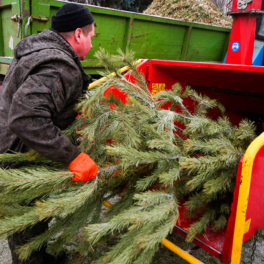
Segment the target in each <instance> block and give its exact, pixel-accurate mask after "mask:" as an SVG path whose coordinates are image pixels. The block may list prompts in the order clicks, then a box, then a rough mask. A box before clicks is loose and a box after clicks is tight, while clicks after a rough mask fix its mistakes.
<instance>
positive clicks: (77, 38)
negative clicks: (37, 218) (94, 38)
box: [74, 28, 82, 44]
mask: <svg viewBox="0 0 264 264" xmlns="http://www.w3.org/2000/svg"><path fill="white" fill-rule="evenodd" d="M81 36H82V30H81V29H80V28H77V29H76V30H75V32H74V38H75V41H76V42H77V43H78V44H79V43H80V42H81Z"/></svg>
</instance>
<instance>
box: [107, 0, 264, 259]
mask: <svg viewBox="0 0 264 264" xmlns="http://www.w3.org/2000/svg"><path fill="white" fill-rule="evenodd" d="M239 2H241V1H240V0H234V1H233V10H232V14H233V15H234V22H233V27H232V32H231V36H230V42H229V46H228V52H227V59H226V64H217V63H200V62H183V61H161V60H150V61H148V60H144V61H143V62H142V63H141V64H140V65H138V70H139V71H140V72H142V74H144V75H145V77H146V81H147V82H148V88H149V90H150V91H151V92H152V94H155V93H156V92H159V91H162V90H169V89H171V87H172V85H173V84H175V83H180V84H181V85H182V86H183V87H184V86H186V85H190V86H191V87H192V88H193V89H195V90H197V91H198V92H201V93H202V94H206V95H208V96H209V97H210V98H214V99H217V100H218V101H219V102H220V103H222V104H223V105H224V106H225V108H226V115H227V116H228V117H229V118H230V120H231V122H232V123H233V124H234V125H238V124H239V122H240V121H241V120H242V119H243V118H252V117H256V116H257V117H263V116H264V89H263V88H262V86H263V82H264V67H259V66H252V55H253V47H254V37H255V27H256V12H255V11H254V10H261V4H262V1H261V0H253V1H252V2H250V3H247V4H246V5H244V6H242V9H241V6H240V8H238V4H239ZM252 10H253V11H252ZM126 76H127V78H129V73H127V74H126ZM110 89H111V90H112V91H113V93H116V95H117V96H119V98H120V99H121V100H123V101H124V102H125V99H126V95H125V94H120V93H118V92H117V91H115V88H110ZM187 100H188V99H187ZM186 103H188V102H186ZM192 107H193V105H192V101H191V100H190V101H189V109H190V110H191V109H192ZM216 116H217V113H216ZM263 161H264V147H263V148H261V149H260V151H259V153H258V155H257V158H256V160H255V162H254V167H253V172H252V180H251V186H250V194H249V202H248V208H247V214H246V223H247V226H246V227H245V233H244V237H243V241H246V240H248V239H249V238H250V237H252V236H253V235H254V234H255V232H256V230H257V228H259V229H261V228H263V227H264V211H263V208H264V191H263V190H264V181H263V179H262V177H263V176H264V175H263V171H264V162H263ZM241 168H242V160H241V161H240V163H239V168H238V171H237V180H236V187H235V191H234V196H233V204H232V210H231V215H230V218H229V221H228V225H227V227H226V229H224V230H222V231H221V232H218V233H214V232H212V231H211V230H210V229H208V230H207V231H206V232H205V233H204V234H203V235H202V236H197V237H196V238H195V239H194V241H193V242H194V243H195V244H197V245H198V246H199V247H201V248H203V249H205V250H206V251H208V252H209V253H211V254H212V255H214V256H215V257H217V258H219V259H221V260H222V261H223V262H224V263H226V264H227V263H229V261H230V258H231V252H232V243H233V234H234V228H235V220H236V211H237V201H238V195H239V187H240V183H241ZM184 210H185V208H184V207H183V206H182V207H181V209H180V217H179V220H178V222H177V224H176V225H175V228H174V231H175V232H177V233H179V234H181V235H183V236H186V235H187V232H186V229H187V228H188V227H189V226H190V224H191V223H192V222H191V221H190V220H189V219H187V218H186V217H185V216H184V214H183V213H184Z"/></svg>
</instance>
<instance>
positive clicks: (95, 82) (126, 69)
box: [88, 60, 142, 90]
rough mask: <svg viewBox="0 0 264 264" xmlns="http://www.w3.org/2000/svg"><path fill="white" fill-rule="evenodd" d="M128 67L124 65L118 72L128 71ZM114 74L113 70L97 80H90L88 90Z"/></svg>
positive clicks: (138, 61)
mask: <svg viewBox="0 0 264 264" xmlns="http://www.w3.org/2000/svg"><path fill="white" fill-rule="evenodd" d="M141 62H142V60H137V61H136V62H135V63H134V65H135V66H136V65H138V64H139V63H141ZM129 69H130V68H129V67H128V66H125V67H123V68H121V69H120V70H119V72H120V73H123V72H126V71H128V70H129ZM115 76H116V73H115V72H112V73H110V74H109V75H107V77H103V78H101V79H99V80H96V81H94V82H92V83H91V84H90V85H89V87H88V90H89V89H92V88H94V87H95V86H96V85H98V84H101V83H103V82H104V81H106V80H107V79H109V78H111V77H115Z"/></svg>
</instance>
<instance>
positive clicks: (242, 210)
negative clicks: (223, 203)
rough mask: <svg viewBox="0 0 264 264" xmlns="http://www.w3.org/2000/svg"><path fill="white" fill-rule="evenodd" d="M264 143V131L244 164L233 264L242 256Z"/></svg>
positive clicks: (246, 155)
mask: <svg viewBox="0 0 264 264" xmlns="http://www.w3.org/2000/svg"><path fill="white" fill-rule="evenodd" d="M263 145H264V133H262V134H261V135H260V136H258V137H257V138H256V139H255V140H254V141H253V142H252V143H251V144H250V145H249V147H248V149H247V151H246V153H245V156H244V159H243V164H242V172H241V184H240V188H239V196H238V204H237V213H236V222H235V231H234V239H233V247H232V256H231V264H239V263H240V258H241V250H242V242H243V235H244V231H245V220H246V213H247V205H248V197H249V189H250V183H251V174H252V168H253V163H254V159H255V157H256V155H257V153H258V151H259V149H260V148H261V147H262V146H263Z"/></svg>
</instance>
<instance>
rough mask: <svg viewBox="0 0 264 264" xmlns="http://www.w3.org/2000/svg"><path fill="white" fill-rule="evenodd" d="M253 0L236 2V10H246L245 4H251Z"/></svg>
mask: <svg viewBox="0 0 264 264" xmlns="http://www.w3.org/2000/svg"><path fill="white" fill-rule="evenodd" d="M252 1H253V0H238V2H237V8H238V9H246V8H247V4H248V3H250V2H252Z"/></svg>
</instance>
